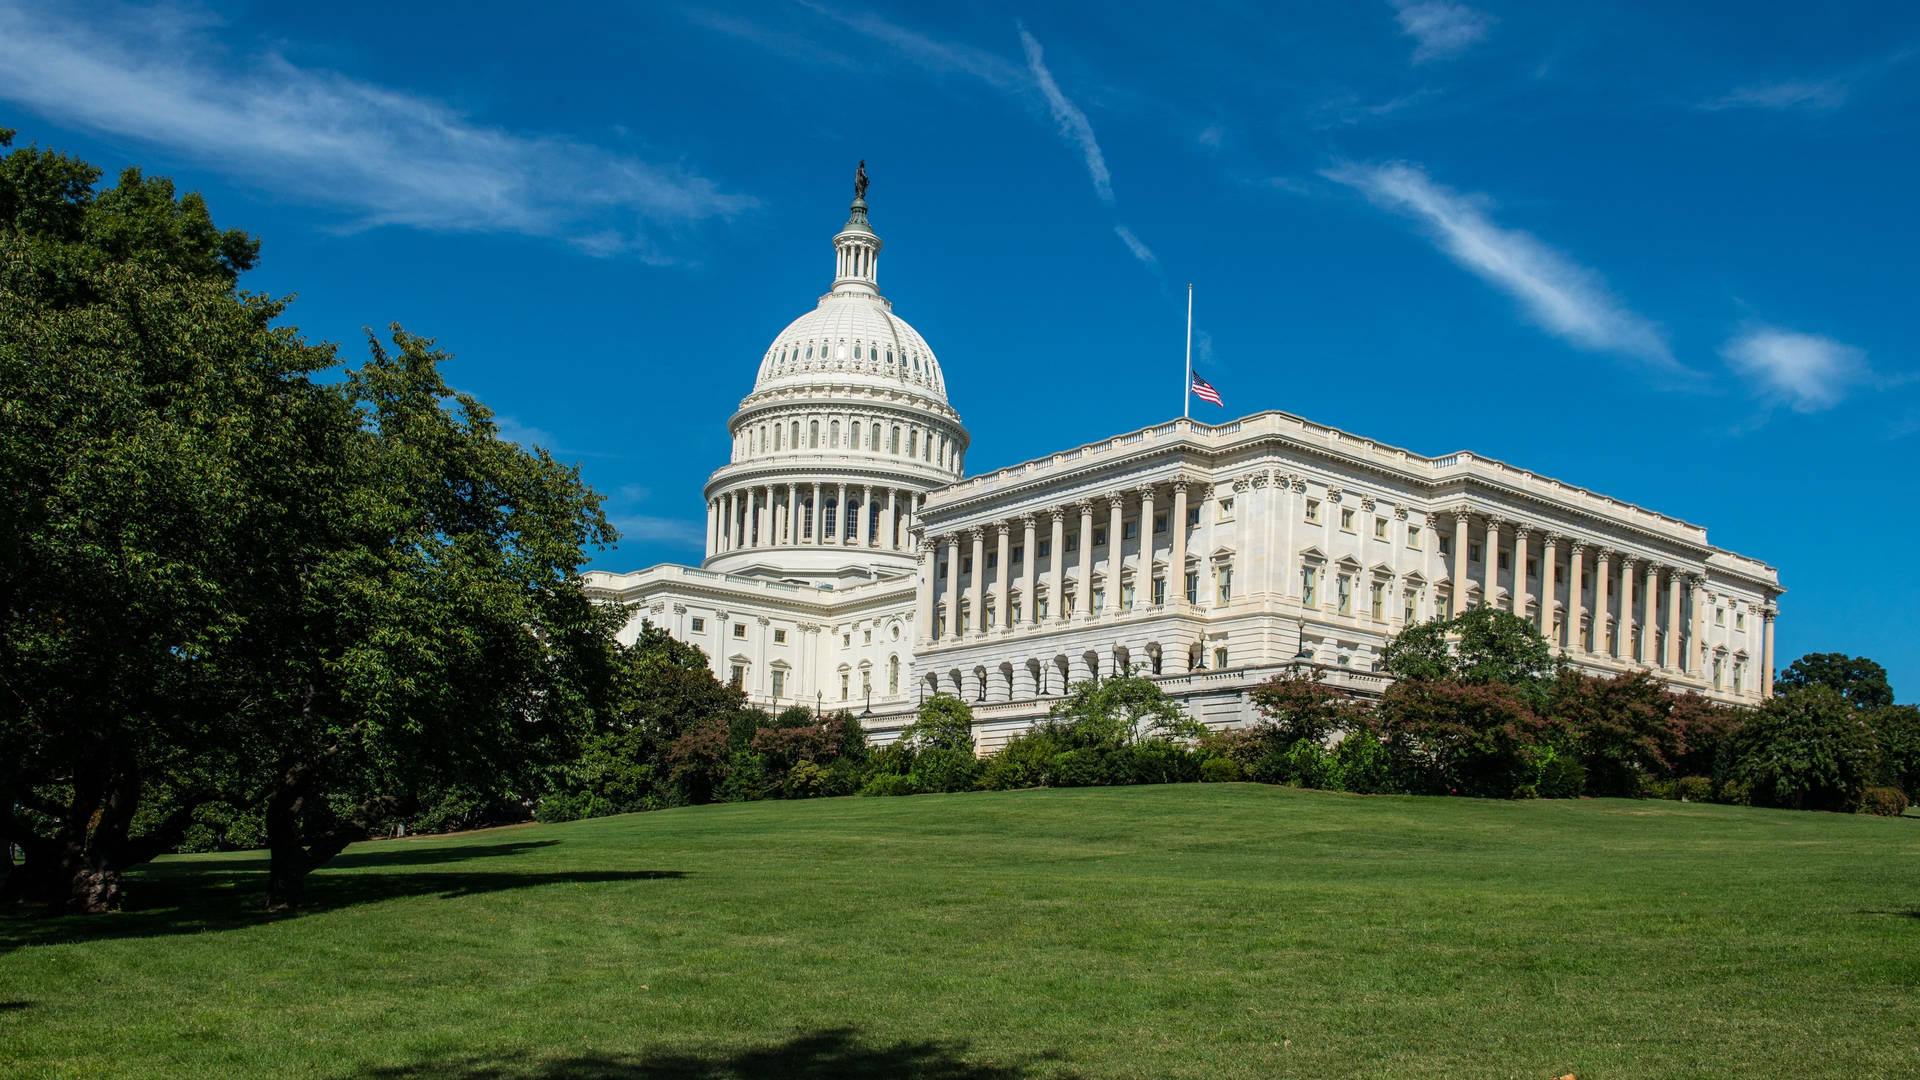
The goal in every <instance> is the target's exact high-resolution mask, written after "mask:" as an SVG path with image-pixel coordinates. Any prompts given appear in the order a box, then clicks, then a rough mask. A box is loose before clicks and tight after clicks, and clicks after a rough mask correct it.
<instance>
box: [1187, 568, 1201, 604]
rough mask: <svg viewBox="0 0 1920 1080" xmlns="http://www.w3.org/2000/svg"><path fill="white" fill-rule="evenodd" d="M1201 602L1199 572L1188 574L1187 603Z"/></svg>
mask: <svg viewBox="0 0 1920 1080" xmlns="http://www.w3.org/2000/svg"><path fill="white" fill-rule="evenodd" d="M1199 602H1200V575H1199V574H1198V573H1197V572H1189V573H1188V574H1187V603H1189V604H1197V603H1199Z"/></svg>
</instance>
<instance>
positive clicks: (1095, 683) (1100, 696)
mask: <svg viewBox="0 0 1920 1080" xmlns="http://www.w3.org/2000/svg"><path fill="white" fill-rule="evenodd" d="M1047 716H1048V718H1047V720H1046V722H1045V724H1046V727H1047V728H1048V729H1049V730H1050V731H1051V732H1052V733H1053V737H1054V738H1055V739H1057V740H1058V741H1059V742H1060V744H1061V745H1063V746H1066V747H1069V748H1073V749H1092V748H1109V749H1111V748H1114V747H1121V746H1131V745H1133V744H1134V743H1135V742H1137V741H1139V740H1142V739H1191V738H1198V737H1199V736H1200V735H1201V734H1203V733H1205V731H1206V727H1205V725H1203V724H1201V723H1200V722H1199V721H1197V720H1194V719H1192V718H1190V717H1188V716H1187V714H1186V711H1185V710H1184V709H1182V708H1181V707H1180V703H1179V702H1177V701H1174V700H1173V699H1171V698H1169V697H1167V694H1166V691H1164V690H1162V689H1161V688H1160V684H1158V683H1156V682H1154V681H1153V680H1152V679H1146V678H1141V677H1139V676H1135V675H1122V676H1116V677H1114V678H1110V679H1100V680H1089V681H1087V682H1081V683H1075V684H1074V685H1073V686H1071V687H1069V688H1068V690H1067V696H1066V698H1065V699H1063V700H1061V701H1059V702H1056V703H1055V704H1054V706H1053V707H1052V708H1051V709H1050V710H1049V711H1048V714H1047Z"/></svg>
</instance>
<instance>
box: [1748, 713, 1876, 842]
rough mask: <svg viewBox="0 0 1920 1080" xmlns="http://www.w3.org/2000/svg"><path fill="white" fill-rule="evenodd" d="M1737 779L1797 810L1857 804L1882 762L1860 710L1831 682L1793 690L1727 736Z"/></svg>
mask: <svg viewBox="0 0 1920 1080" xmlns="http://www.w3.org/2000/svg"><path fill="white" fill-rule="evenodd" d="M1727 753H1728V755H1729V757H1730V760H1731V762H1732V768H1731V775H1732V778H1733V779H1735V780H1738V781H1740V782H1742V783H1744V784H1746V785H1747V786H1748V788H1749V789H1750V790H1751V792H1752V797H1753V802H1754V803H1755V804H1756V805H1761V806H1779V807H1785V808H1788V809H1793V810H1842V811H1845V810H1852V809H1853V808H1854V807H1856V806H1858V805H1859V804H1860V793H1861V791H1862V790H1864V789H1865V788H1866V787H1867V785H1868V783H1869V782H1870V781H1871V779H1872V776H1873V772H1874V770H1875V769H1876V768H1877V767H1878V765H1879V761H1880V754H1879V750H1878V748H1877V747H1876V745H1875V743H1874V739H1873V731H1872V729H1871V728H1869V727H1868V726H1867V721H1866V719H1865V718H1864V716H1863V715H1862V713H1861V712H1860V711H1859V710H1856V709H1855V708H1854V707H1853V706H1852V705H1851V704H1849V703H1848V701H1847V699H1846V698H1844V697H1841V696H1840V694H1839V692H1838V691H1836V690H1833V689H1831V688H1830V687H1826V686H1810V687H1806V688H1804V689H1798V690H1788V691H1787V692H1786V693H1784V694H1782V695H1780V696H1779V697H1776V698H1774V699H1773V700H1772V701H1769V702H1767V704H1766V706H1765V707H1763V708H1762V709H1760V711H1758V712H1756V713H1754V714H1753V715H1752V716H1751V717H1749V718H1748V720H1747V722H1746V723H1745V724H1742V725H1741V726H1740V729H1739V730H1738V731H1736V732H1734V733H1733V735H1732V737H1731V738H1730V739H1728V742H1727Z"/></svg>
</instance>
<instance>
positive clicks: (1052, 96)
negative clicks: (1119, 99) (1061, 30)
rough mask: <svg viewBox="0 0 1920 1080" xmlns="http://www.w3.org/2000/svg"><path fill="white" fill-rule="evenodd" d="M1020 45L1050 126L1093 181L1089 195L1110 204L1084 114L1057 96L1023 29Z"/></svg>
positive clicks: (1102, 160) (1108, 179)
mask: <svg viewBox="0 0 1920 1080" xmlns="http://www.w3.org/2000/svg"><path fill="white" fill-rule="evenodd" d="M1020 44H1021V46H1022V47H1023V48H1025V49H1026V51H1027V70H1028V71H1030V72H1032V74H1033V80H1034V82H1035V83H1036V84H1037V85H1038V86H1039V87H1040V93H1041V95H1042V96H1044V97H1045V98H1046V99H1047V108H1048V109H1049V110H1051V111H1052V112H1053V119H1054V122H1055V123H1057V124H1059V125H1060V134H1061V135H1062V136H1063V137H1065V138H1066V139H1067V140H1068V141H1070V142H1072V143H1074V144H1075V145H1077V146H1078V147H1079V148H1080V153H1081V154H1082V156H1084V157H1085V158H1086V159H1087V175H1088V176H1089V177H1091V178H1092V180H1093V192H1094V194H1096V195H1098V196H1100V201H1101V202H1104V203H1111V202H1112V201H1113V177H1112V176H1111V175H1109V174H1108V172H1107V158H1106V155H1105V154H1102V153H1101V152H1100V141H1099V140H1098V139H1096V138H1094V137H1093V125H1092V124H1090V123H1088V122H1087V114H1086V113H1084V112H1081V111H1080V107H1079V106H1077V105H1075V104H1074V103H1073V102H1072V101H1070V100H1068V99H1067V95H1065V94H1063V93H1061V92H1060V85H1059V84H1058V83H1056V82H1054V81H1053V72H1051V71H1049V70H1047V65H1046V62H1045V61H1044V60H1043V59H1042V57H1041V53H1040V43H1039V42H1038V41H1036V40H1034V36H1033V35H1032V34H1029V33H1027V28H1026V27H1024V26H1023V27H1020Z"/></svg>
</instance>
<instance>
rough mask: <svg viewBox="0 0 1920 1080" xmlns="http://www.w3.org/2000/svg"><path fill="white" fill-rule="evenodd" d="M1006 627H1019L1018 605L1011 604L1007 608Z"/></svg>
mask: <svg viewBox="0 0 1920 1080" xmlns="http://www.w3.org/2000/svg"><path fill="white" fill-rule="evenodd" d="M1007 625H1008V626H1019V625H1020V605H1019V604H1012V605H1010V606H1009V607H1008V608H1007Z"/></svg>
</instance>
